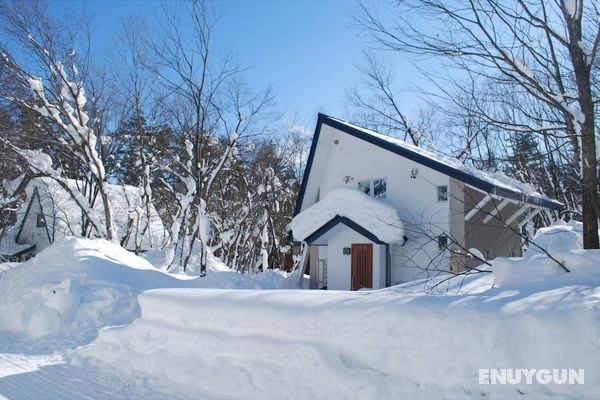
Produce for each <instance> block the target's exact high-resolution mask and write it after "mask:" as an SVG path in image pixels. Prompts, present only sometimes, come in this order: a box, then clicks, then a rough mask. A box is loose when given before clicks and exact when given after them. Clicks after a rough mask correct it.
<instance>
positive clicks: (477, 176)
mask: <svg viewBox="0 0 600 400" xmlns="http://www.w3.org/2000/svg"><path fill="white" fill-rule="evenodd" d="M322 124H326V125H328V126H331V127H333V128H336V129H338V130H340V131H342V132H344V133H347V134H349V135H352V136H354V137H356V138H359V139H362V140H365V141H367V142H369V143H372V144H374V145H376V146H379V147H382V148H384V149H386V150H389V151H391V152H393V153H395V154H398V155H400V156H403V157H405V158H408V159H411V160H413V161H416V162H418V163H419V164H421V165H425V166H427V167H429V168H432V169H434V170H436V171H439V172H441V173H443V174H445V175H448V176H450V177H452V178H455V179H458V180H459V181H461V182H465V183H467V184H469V185H471V186H473V187H475V188H478V189H480V190H483V191H485V192H487V193H490V194H494V195H497V196H500V197H505V198H509V199H512V200H516V201H519V202H523V203H529V204H533V205H536V206H540V207H544V208H550V209H561V208H562V207H563V205H562V204H561V203H560V202H558V201H556V200H554V199H551V198H550V197H548V196H545V195H543V194H541V193H539V192H538V191H537V190H536V188H535V187H534V186H532V185H530V184H528V183H523V182H520V181H518V180H516V179H513V178H510V177H508V176H507V175H506V174H504V173H503V172H501V171H498V172H493V173H492V172H487V171H482V170H479V169H477V168H475V167H470V166H467V165H465V164H463V163H462V162H461V161H459V160H457V159H456V158H453V157H448V156H446V155H444V154H441V153H439V152H436V151H432V150H428V149H424V148H421V147H418V146H415V145H412V144H410V143H407V142H405V141H403V140H401V139H397V138H393V137H390V136H387V135H383V134H381V133H378V132H375V131H372V130H370V129H366V128H363V127H360V126H358V125H354V124H351V123H349V122H346V121H342V120H340V119H337V118H334V117H330V116H328V115H325V114H319V119H318V122H317V129H316V132H315V137H314V138H313V145H312V147H311V154H309V159H308V161H307V166H306V172H305V177H304V180H303V182H302V187H301V188H300V194H299V196H298V203H297V204H296V213H298V212H299V211H300V209H301V204H302V200H303V197H304V190H305V186H306V183H307V181H308V179H307V178H308V176H306V175H307V173H308V172H309V171H310V167H311V159H312V156H313V155H314V152H315V150H316V144H317V141H318V137H319V133H320V129H321V125H322Z"/></svg>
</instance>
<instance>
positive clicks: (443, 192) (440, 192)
mask: <svg viewBox="0 0 600 400" xmlns="http://www.w3.org/2000/svg"><path fill="white" fill-rule="evenodd" d="M437 198H438V201H448V186H446V185H442V186H438V187H437Z"/></svg>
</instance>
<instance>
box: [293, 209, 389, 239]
mask: <svg viewBox="0 0 600 400" xmlns="http://www.w3.org/2000/svg"><path fill="white" fill-rule="evenodd" d="M338 224H344V225H346V226H347V227H348V228H350V229H353V230H355V231H356V232H358V233H360V234H361V235H363V236H364V237H366V238H367V239H369V240H370V241H372V242H374V243H377V244H385V242H383V241H381V240H379V238H378V237H377V236H375V235H374V234H373V233H372V232H370V231H369V230H367V229H365V228H363V227H362V226H360V225H359V224H357V223H356V222H354V221H352V220H351V219H350V218H347V217H341V216H339V215H336V216H335V217H333V218H332V219H330V220H329V221H327V222H326V223H325V224H324V225H322V226H321V227H320V228H319V229H317V230H316V231H314V232H313V233H312V234H310V235H309V236H308V237H307V238H306V239H305V240H304V241H305V242H306V243H307V244H313V243H314V242H315V241H316V240H318V239H319V238H320V237H321V236H323V235H324V234H326V233H327V232H329V231H330V230H331V229H333V228H334V227H335V226H336V225H338Z"/></svg>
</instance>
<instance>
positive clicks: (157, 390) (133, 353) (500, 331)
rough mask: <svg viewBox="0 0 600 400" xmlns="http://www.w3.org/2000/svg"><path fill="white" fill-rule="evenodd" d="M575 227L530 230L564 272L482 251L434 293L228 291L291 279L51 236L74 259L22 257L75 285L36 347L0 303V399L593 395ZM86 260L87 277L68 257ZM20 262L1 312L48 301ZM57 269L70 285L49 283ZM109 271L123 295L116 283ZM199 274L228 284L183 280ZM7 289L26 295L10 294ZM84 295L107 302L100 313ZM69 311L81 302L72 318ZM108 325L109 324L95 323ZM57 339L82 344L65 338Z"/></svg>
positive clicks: (597, 378)
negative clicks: (500, 380) (476, 266)
mask: <svg viewBox="0 0 600 400" xmlns="http://www.w3.org/2000/svg"><path fill="white" fill-rule="evenodd" d="M579 235H580V234H579V232H578V227H577V225H565V224H557V225H555V226H553V227H551V228H548V229H546V230H544V231H542V232H541V235H540V236H539V237H538V238H536V241H537V243H545V244H547V245H549V246H550V247H549V248H548V249H549V250H550V251H551V253H552V256H553V257H554V258H556V259H557V260H559V261H560V262H562V263H563V264H564V265H565V266H566V267H567V268H568V269H570V270H571V272H570V273H565V272H563V270H562V268H561V267H559V266H558V265H557V264H556V263H555V262H554V261H552V260H551V259H550V258H549V257H548V256H547V255H546V254H543V253H541V252H539V251H536V250H533V248H532V249H531V250H530V251H528V252H527V253H526V256H525V258H501V259H497V260H495V261H494V262H493V265H492V271H493V272H492V273H486V274H478V275H476V276H470V277H468V278H466V279H465V280H464V281H462V280H458V279H457V280H453V281H450V282H448V283H446V284H445V285H440V286H437V287H436V289H435V290H434V291H431V290H430V289H431V287H432V282H427V281H420V282H411V283H408V284H404V285H400V286H395V287H391V288H388V289H384V290H378V291H364V292H335V291H301V290H251V291H248V290H246V291H244V290H235V289H236V288H238V287H244V288H251V287H254V288H261V287H262V288H271V289H272V288H277V287H280V288H281V287H287V288H289V287H293V282H296V281H297V279H296V278H295V277H289V276H286V275H285V274H280V273H275V272H274V273H273V274H275V275H273V274H267V275H266V276H262V277H261V276H260V275H259V276H256V277H248V276H243V275H239V274H234V273H232V272H227V271H224V272H216V271H214V270H213V272H211V274H209V276H208V277H207V278H201V279H199V280H198V279H196V280H194V279H190V278H189V277H170V276H163V275H165V274H164V273H163V272H161V271H159V270H156V269H154V268H153V267H152V266H151V265H149V264H148V263H147V262H145V261H144V260H140V259H139V258H138V257H136V256H134V255H131V254H130V253H123V254H122V253H119V252H117V249H113V248H112V247H111V248H110V249H109V250H110V251H111V252H110V253H106V249H107V248H108V247H109V245H108V244H106V242H101V241H98V242H96V241H93V242H89V241H72V242H69V243H67V244H65V243H63V244H61V245H60V246H67V245H69V246H72V247H74V248H75V249H74V255H69V254H65V253H64V252H65V251H66V250H67V249H66V248H65V247H63V248H59V250H57V251H56V252H55V253H52V252H51V251H48V253H43V254H40V255H39V256H38V257H36V259H37V267H38V268H44V267H46V266H48V265H54V264H56V265H58V264H62V265H63V269H64V270H65V271H67V272H64V274H63V275H60V274H59V273H60V272H61V270H60V268H58V267H53V275H52V276H54V275H55V274H59V277H57V278H56V279H55V280H54V281H53V282H55V283H53V284H54V285H55V286H56V287H57V288H59V289H60V290H62V292H60V296H57V297H58V298H60V299H64V298H65V296H66V294H65V293H73V294H77V296H79V297H78V298H79V299H80V300H79V303H77V302H76V305H75V306H72V305H71V306H69V307H64V306H61V307H56V304H72V302H73V301H74V300H70V301H71V303H69V302H66V301H64V300H61V301H60V302H54V303H51V304H53V305H54V307H55V310H62V311H61V312H64V311H65V310H67V311H68V312H67V313H66V314H67V315H70V317H69V318H62V317H61V318H58V321H60V322H61V324H59V325H52V326H59V328H58V329H54V330H52V331H51V332H49V333H48V332H45V331H43V330H42V332H45V333H47V334H46V335H45V336H41V343H45V345H44V346H45V347H43V348H42V350H45V351H46V354H51V355H46V356H42V355H38V356H32V355H31V353H32V351H25V349H24V348H23V347H19V346H21V345H22V344H23V343H34V341H40V338H39V333H40V331H39V330H38V329H37V328H36V329H32V324H31V318H29V319H28V318H24V319H21V320H20V321H21V323H20V324H15V323H13V325H10V327H11V329H12V330H8V329H6V326H8V325H5V324H6V322H7V321H8V319H7V318H5V317H4V313H5V312H8V311H9V310H10V308H8V307H5V306H4V305H2V306H0V307H2V308H0V331H1V332H0V338H2V343H3V346H4V347H3V351H4V352H5V353H25V354H4V355H0V376H1V375H4V377H1V378H0V396H1V395H4V396H6V397H8V398H13V397H14V398H36V397H39V396H36V394H43V393H46V395H45V396H44V395H42V396H41V397H54V398H64V397H78V398H85V397H89V398H115V397H126V398H132V397H138V398H140V397H144V398H210V399H219V398H227V399H230V398H240V399H247V398H261V399H270V398H277V399H279V398H293V399H296V398H327V399H329V398H357V399H375V398H377V399H380V398H383V399H385V398H394V399H397V398H411V399H414V398H465V397H468V398H475V397H477V398H489V399H499V398H516V397H519V398H521V397H523V398H532V399H533V398H535V399H537V398H553V399H554V398H582V399H586V398H587V399H596V398H598V397H599V396H600V374H599V373H598V371H597V367H598V366H599V365H600V362H599V360H600V358H599V356H598V354H600V341H599V338H600V336H599V335H600V270H598V265H600V251H584V250H581V249H580V241H579V239H580V238H579ZM98 243H100V244H98ZM110 246H112V245H110ZM53 247H54V246H53ZM57 247H58V246H57ZM49 250H52V247H51V248H50V249H49ZM71 250H73V249H71ZM71 250H70V251H71ZM54 257H57V258H58V257H62V260H63V261H62V262H61V259H60V258H58V259H57V260H56V261H52V259H53V258H54ZM126 257H131V258H127V259H126ZM88 258H89V264H90V265H94V266H95V268H96V269H101V271H102V272H92V271H88V269H91V267H88V268H85V267H81V265H82V264H86V262H87V260H88ZM64 260H68V262H69V263H71V262H75V263H76V264H77V265H70V264H68V263H67V262H65V261H64ZM33 263H34V260H32V261H30V262H28V263H26V264H24V265H21V266H17V267H15V268H12V269H10V270H8V271H7V272H5V273H4V274H2V275H0V290H3V291H5V290H8V291H9V293H10V296H12V297H10V300H9V302H11V303H16V305H17V306H19V307H21V308H20V309H21V311H20V312H19V313H16V312H15V311H12V314H11V318H9V319H10V320H12V319H14V318H17V317H19V316H21V317H22V316H23V315H29V314H28V313H30V310H32V309H40V308H41V304H40V303H38V304H37V305H35V304H34V301H39V302H41V303H44V302H45V303H48V302H49V301H50V300H49V299H51V298H52V296H50V295H49V294H48V289H49V288H50V287H51V286H49V285H48V282H46V281H47V280H48V279H50V275H48V276H46V277H45V278H43V277H41V275H42V274H40V273H39V271H37V272H38V273H36V274H34V272H36V271H33V267H32V265H34V264H33ZM129 264H131V266H128V265H129ZM28 268H30V269H28ZM26 275H35V276H36V278H35V279H34V278H29V277H26ZM67 278H68V279H69V280H70V282H71V283H70V285H66V284H63V285H62V286H61V285H60V284H61V283H62V282H64V280H65V279H67ZM438 279H439V278H438ZM95 280H96V283H93V282H94V281H95ZM97 281H99V282H102V284H99V283H98V282H97ZM174 281H176V282H177V284H176V285H175V284H174V283H173V282H174ZM123 282H127V285H125V286H127V287H128V290H129V291H130V292H127V291H126V290H125V289H124V288H122V287H120V286H118V285H120V284H123ZM202 282H205V283H202ZM226 282H227V283H226ZM84 284H85V285H86V286H85V287H86V288H88V287H89V288H91V289H92V291H94V292H95V291H99V292H100V293H106V292H107V291H108V292H115V291H117V292H119V293H122V292H125V293H126V296H124V297H123V298H121V297H119V298H118V300H119V301H122V302H118V301H117V302H114V303H112V302H110V301H108V300H107V299H113V298H114V296H104V297H102V296H100V295H98V296H99V297H101V298H102V299H103V301H102V302H100V303H95V302H94V301H92V300H89V301H88V300H85V299H87V297H86V296H85V294H84V293H83V292H82V289H81V288H82V287H81V286H78V285H84ZM209 285H213V287H217V288H228V289H221V290H216V289H199V288H198V287H209ZM65 287H70V288H72V289H70V291H69V290H66V289H64V288H65ZM13 288H14V289H13ZM35 288H37V289H38V290H37V292H36V291H35V290H33V289H35ZM77 288H79V289H77ZM76 289H77V290H76ZM101 289H103V290H101ZM146 289H151V290H146ZM18 291H21V292H23V293H26V294H27V295H22V296H21V297H18V296H17V294H16V293H17V292H18ZM40 291H42V292H43V293H45V296H42V295H40V294H39V292H40ZM142 291H143V292H142ZM140 292H142V293H141V294H139V293H140ZM57 294H58V293H57ZM138 294H139V295H138ZM52 295H55V293H52ZM40 296H41V297H40ZM73 296H75V295H73ZM136 296H137V301H138V302H139V306H138V302H135V299H136ZM67 297H68V296H67ZM75 297H76V296H75ZM123 299H125V300H123ZM132 301H133V304H134V306H132V305H131V302H132ZM19 303H23V304H19ZM100 304H108V305H110V307H111V308H110V309H111V313H110V314H109V315H108V316H107V315H106V314H105V313H103V311H102V310H103V309H104V308H103V307H102V306H100ZM122 304H125V305H126V306H127V307H129V308H127V307H124V308H123V309H121V305H122ZM13 305H14V304H13ZM13 308H14V307H13ZM82 308H83V309H85V310H88V311H89V312H86V313H81V314H80V312H79V311H78V312H77V313H75V314H73V312H74V311H73V310H81V309H82ZM92 310H93V311H94V312H95V313H96V315H101V317H98V318H97V320H94V321H92V319H91V318H88V319H87V320H86V319H83V320H84V321H87V322H86V323H85V324H84V326H85V327H86V329H88V328H89V332H88V334H85V335H83V334H80V335H77V334H76V332H78V331H79V330H80V326H79V325H78V324H79V323H80V321H81V319H80V317H82V316H86V317H90V315H92V314H93V313H92V312H91V311H92ZM122 310H125V312H121V311H122ZM60 315H62V314H60ZM27 321H29V322H27ZM51 321H56V319H51ZM90 321H91V322H90ZM115 324H121V325H119V326H109V325H115ZM36 326H37V325H35V324H33V327H36ZM101 327H103V328H101ZM99 328H100V331H99V335H98V336H97V337H95V338H93V337H92V335H91V332H92V331H93V330H94V329H96V330H97V329H99ZM32 333H33V334H34V336H36V335H37V336H38V338H36V339H34V338H33V337H31V334H32ZM28 335H29V336H28ZM50 338H53V339H52V340H51V339H50ZM92 339H93V340H92ZM90 340H91V343H89V344H86V343H87V342H89V341H90ZM56 343H60V344H61V345H62V346H57V345H56ZM71 343H77V344H82V346H80V347H76V348H73V349H66V347H68V346H67V344H68V345H71ZM52 345H54V347H52ZM52 349H54V350H58V351H56V352H55V351H54V350H53V351H49V350H52ZM481 368H497V369H501V368H547V369H553V368H574V369H584V370H585V384H583V385H558V384H548V385H545V384H541V383H535V382H534V383H533V384H526V383H525V382H524V381H523V382H522V383H520V384H512V385H480V384H479V379H478V378H479V369H481ZM28 371H30V372H28ZM18 372H20V373H18ZM88 382H89V385H86V384H87V383H88Z"/></svg>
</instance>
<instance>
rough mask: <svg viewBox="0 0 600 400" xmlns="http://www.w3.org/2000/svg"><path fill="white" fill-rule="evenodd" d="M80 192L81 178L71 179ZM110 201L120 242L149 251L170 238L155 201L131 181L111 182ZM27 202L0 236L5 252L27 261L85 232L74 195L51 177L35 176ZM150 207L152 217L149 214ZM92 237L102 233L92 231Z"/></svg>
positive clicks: (100, 212) (97, 214) (99, 213)
mask: <svg viewBox="0 0 600 400" xmlns="http://www.w3.org/2000/svg"><path fill="white" fill-rule="evenodd" d="M68 184H69V185H70V186H72V187H73V191H74V192H77V190H78V189H76V187H77V186H78V185H82V183H81V182H79V181H75V180H69V181H68ZM108 188H109V199H110V202H111V206H112V209H113V219H114V224H115V228H116V232H117V235H118V238H119V242H120V243H121V245H122V246H123V247H125V248H126V249H129V250H136V249H137V250H140V249H141V250H148V249H150V248H152V247H157V246H161V245H162V244H163V243H164V240H165V238H166V231H165V228H164V226H163V223H162V220H161V218H160V216H159V215H158V213H157V212H156V210H155V208H154V206H153V205H152V204H150V205H149V207H148V208H146V207H145V205H144V204H143V201H142V194H141V190H140V189H139V188H137V187H134V186H129V185H108ZM25 194H26V201H25V202H24V203H23V205H22V206H21V207H20V209H19V210H18V211H17V220H16V223H15V225H14V226H13V227H11V228H9V229H8V230H7V232H6V234H5V235H4V236H3V237H2V238H0V256H1V257H2V258H3V259H5V260H9V261H23V260H25V259H27V258H30V257H32V256H34V255H35V254H36V253H37V252H39V251H41V250H43V249H45V248H46V247H48V246H49V245H50V244H51V243H53V242H54V241H55V240H56V239H58V238H60V237H63V236H82V235H83V231H84V230H85V227H83V226H82V224H84V218H83V212H82V211H81V208H80V207H79V205H77V203H76V202H75V200H73V198H72V196H71V195H70V194H69V193H68V192H67V191H66V190H65V189H64V188H63V187H62V186H61V185H59V184H58V183H57V182H56V181H55V180H54V179H52V178H35V179H32V180H31V181H30V182H29V184H28V185H27V187H26V188H25ZM148 210H149V215H150V218H147V215H148ZM89 213H90V215H91V216H92V217H94V218H95V220H96V221H98V223H100V224H101V223H102V222H103V221H104V219H103V216H104V207H103V205H102V201H100V199H99V198H97V199H96V201H95V202H94V207H93V208H92V210H89ZM91 236H92V237H94V236H97V235H96V234H95V233H94V232H93V231H92V232H91Z"/></svg>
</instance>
